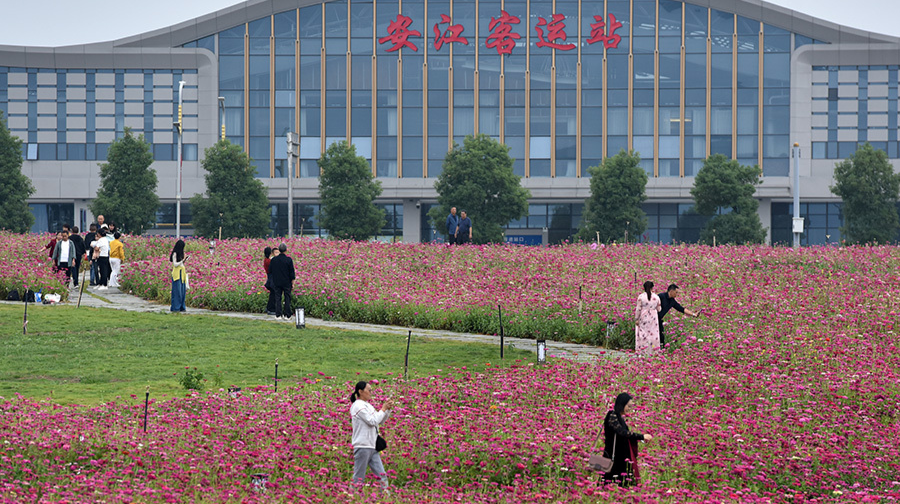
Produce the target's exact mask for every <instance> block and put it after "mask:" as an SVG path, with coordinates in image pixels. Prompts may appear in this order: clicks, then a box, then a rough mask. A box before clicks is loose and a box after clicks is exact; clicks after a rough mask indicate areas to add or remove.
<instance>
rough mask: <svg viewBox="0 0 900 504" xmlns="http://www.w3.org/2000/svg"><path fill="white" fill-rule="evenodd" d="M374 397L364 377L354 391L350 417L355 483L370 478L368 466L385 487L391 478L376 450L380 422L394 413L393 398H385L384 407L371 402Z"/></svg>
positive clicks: (351, 399) (359, 483)
mask: <svg viewBox="0 0 900 504" xmlns="http://www.w3.org/2000/svg"><path fill="white" fill-rule="evenodd" d="M371 400H372V389H371V387H369V385H368V384H367V383H366V382H364V381H361V382H359V383H357V384H356V387H355V390H354V391H353V394H351V395H350V418H351V419H352V422H353V438H352V443H353V484H354V485H360V486H362V484H363V482H364V481H365V478H366V467H370V468H372V472H374V473H375V474H377V475H378V477H379V478H381V487H382V488H384V489H387V487H388V479H387V474H386V473H385V472H384V465H382V463H381V456H380V455H379V454H378V451H377V450H375V441H376V440H377V439H378V426H379V425H381V424H383V423H384V422H385V420H387V419H388V417H389V416H390V415H391V410H390V407H391V400H390V399H388V400H386V401H385V402H384V404H383V406H382V409H381V411H375V407H374V406H372V405H371V404H369V401H371Z"/></svg>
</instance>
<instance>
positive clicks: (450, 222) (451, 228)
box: [447, 207, 459, 245]
mask: <svg viewBox="0 0 900 504" xmlns="http://www.w3.org/2000/svg"><path fill="white" fill-rule="evenodd" d="M458 229H459V217H457V216H456V207H453V208H451V209H450V215H448V216H447V243H449V244H450V245H454V244H455V243H456V231H457V230H458Z"/></svg>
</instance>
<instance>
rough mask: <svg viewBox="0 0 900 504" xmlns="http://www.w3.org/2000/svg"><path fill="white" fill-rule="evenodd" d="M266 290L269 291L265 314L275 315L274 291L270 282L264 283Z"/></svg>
mask: <svg viewBox="0 0 900 504" xmlns="http://www.w3.org/2000/svg"><path fill="white" fill-rule="evenodd" d="M266 289H267V290H268V291H269V300H268V301H267V302H266V314H272V313H275V291H274V290H273V288H272V283H271V282H269V281H266Z"/></svg>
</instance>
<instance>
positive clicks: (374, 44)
mask: <svg viewBox="0 0 900 504" xmlns="http://www.w3.org/2000/svg"><path fill="white" fill-rule="evenodd" d="M426 89H427V86H426ZM377 154H378V0H373V2H372V176H373V177H374V176H375V175H376V171H375V169H376V168H375V165H376V163H377V160H378V155H377Z"/></svg>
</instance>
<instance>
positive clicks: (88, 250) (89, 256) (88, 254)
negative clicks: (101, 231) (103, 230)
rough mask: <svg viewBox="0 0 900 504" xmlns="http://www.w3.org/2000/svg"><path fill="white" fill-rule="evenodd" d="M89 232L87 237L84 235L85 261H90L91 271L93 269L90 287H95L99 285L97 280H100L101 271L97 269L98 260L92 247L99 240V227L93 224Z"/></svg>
mask: <svg viewBox="0 0 900 504" xmlns="http://www.w3.org/2000/svg"><path fill="white" fill-rule="evenodd" d="M88 229H89V231H88V233H87V234H86V235H84V248H85V259H86V260H88V261H90V262H91V264H90V269H91V273H90V275H91V283H90V286H91V287H93V286H95V285H97V280H98V279H99V278H100V271H99V270H98V269H97V260H96V259H94V248H93V247H91V243H92V242H93V241H94V240H96V239H97V225H96V224H91V226H90V227H89V228H88Z"/></svg>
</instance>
